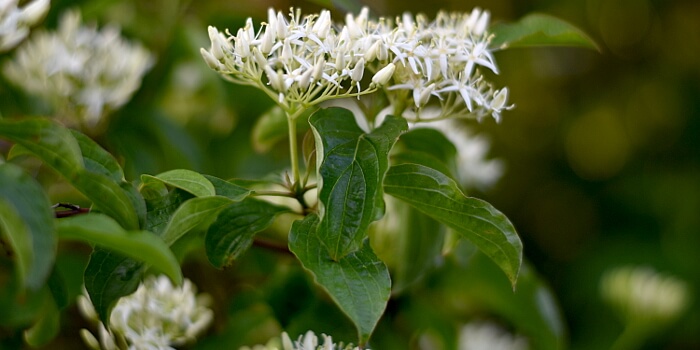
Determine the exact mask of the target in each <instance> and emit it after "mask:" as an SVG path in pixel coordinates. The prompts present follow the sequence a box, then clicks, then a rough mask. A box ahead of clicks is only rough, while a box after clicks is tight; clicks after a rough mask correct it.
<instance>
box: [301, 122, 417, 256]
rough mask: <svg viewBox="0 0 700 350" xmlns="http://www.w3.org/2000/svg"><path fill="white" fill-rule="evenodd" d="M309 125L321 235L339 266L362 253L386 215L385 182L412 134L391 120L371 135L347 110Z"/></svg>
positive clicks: (405, 126) (404, 123)
mask: <svg viewBox="0 0 700 350" xmlns="http://www.w3.org/2000/svg"><path fill="white" fill-rule="evenodd" d="M309 123H311V126H312V128H313V130H314V135H315V137H316V147H317V152H318V155H317V157H318V159H319V160H320V167H319V175H320V177H321V179H322V180H321V181H320V182H319V186H320V190H319V201H320V202H321V206H320V216H321V222H320V223H319V228H318V233H319V237H321V239H322V241H323V244H324V246H326V249H327V250H328V253H329V254H330V255H331V257H332V258H333V259H334V260H339V259H340V258H341V257H343V256H345V255H346V254H348V253H350V252H352V251H355V250H357V249H360V247H361V245H362V241H363V239H364V238H365V237H367V228H368V227H369V224H370V223H372V221H375V220H377V219H379V218H381V217H382V215H383V214H384V199H383V198H382V195H383V192H382V186H381V184H382V180H383V178H384V174H385V173H386V171H387V169H388V166H389V161H388V155H389V151H390V150H391V147H392V146H393V145H394V143H395V142H396V140H397V139H398V137H399V135H400V134H401V133H402V132H404V131H406V129H407V128H408V126H407V124H406V121H405V120H404V119H402V118H397V117H392V116H388V117H387V118H386V120H385V121H384V123H383V124H382V125H381V126H380V127H378V128H377V129H375V130H374V131H372V132H371V133H369V134H365V133H364V132H363V131H362V129H360V128H359V127H358V126H357V124H356V122H355V118H354V117H353V115H352V113H351V112H350V111H348V110H346V109H342V108H328V109H321V110H319V111H318V112H316V113H314V114H313V115H312V116H311V118H310V120H309Z"/></svg>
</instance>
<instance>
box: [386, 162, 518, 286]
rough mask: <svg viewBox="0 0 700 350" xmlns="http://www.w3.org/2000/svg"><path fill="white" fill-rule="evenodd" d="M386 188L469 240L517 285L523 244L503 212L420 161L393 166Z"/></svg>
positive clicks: (390, 192)
mask: <svg viewBox="0 0 700 350" xmlns="http://www.w3.org/2000/svg"><path fill="white" fill-rule="evenodd" d="M384 191H385V192H386V193H387V194H390V195H392V196H394V197H396V198H398V199H401V200H403V201H405V202H406V203H408V204H410V205H412V206H413V207H415V208H416V209H418V210H419V211H421V212H423V213H425V214H427V215H428V216H430V217H432V218H434V219H435V220H438V221H440V222H442V223H444V224H446V225H447V226H449V227H451V228H452V229H454V230H455V231H456V232H457V233H458V234H460V235H461V236H463V237H465V238H467V239H468V240H470V241H471V242H472V243H474V245H476V246H477V247H478V248H479V250H481V251H482V252H484V254H486V255H487V256H488V257H490V258H491V259H493V260H494V261H495V262H496V264H498V266H499V267H500V268H501V269H502V270H503V272H505V274H506V276H507V277H508V279H509V280H510V282H511V283H512V284H513V286H515V282H516V280H517V278H518V271H519V270H520V265H521V263H522V251H523V246H522V243H521V242H520V238H519V237H518V235H517V233H516V232H515V228H514V227H513V225H512V224H511V223H510V221H509V220H508V218H507V217H506V216H505V215H503V213H501V212H499V211H498V210H496V209H495V208H493V207H492V206H491V205H490V204H488V203H486V202H484V201H482V200H480V199H476V198H471V197H466V196H465V195H464V194H462V192H461V191H460V190H459V188H458V187H457V184H456V183H455V182H454V180H452V179H450V178H449V177H447V176H446V175H444V174H443V173H441V172H439V171H437V170H435V169H431V168H428V167H426V166H423V165H419V164H401V165H396V166H393V167H391V169H389V171H388V172H387V175H386V178H385V179H384Z"/></svg>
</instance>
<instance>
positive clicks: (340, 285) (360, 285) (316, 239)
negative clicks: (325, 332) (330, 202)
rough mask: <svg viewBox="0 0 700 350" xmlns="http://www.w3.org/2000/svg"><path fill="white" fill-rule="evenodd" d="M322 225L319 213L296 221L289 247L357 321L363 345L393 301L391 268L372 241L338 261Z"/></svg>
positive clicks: (351, 318) (290, 235)
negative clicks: (320, 231) (329, 248)
mask: <svg viewBox="0 0 700 350" xmlns="http://www.w3.org/2000/svg"><path fill="white" fill-rule="evenodd" d="M318 225H319V219H318V216H316V215H315V214H311V215H309V216H307V217H306V218H304V220H298V221H296V222H294V224H292V229H291V231H290V233H289V250H291V251H292V252H293V253H294V254H295V255H296V256H297V258H298V259H299V261H301V263H302V265H303V266H304V268H305V269H306V270H307V271H309V272H310V273H311V274H312V275H313V276H314V279H315V281H316V283H318V284H319V285H320V286H321V287H323V289H325V290H326V291H327V292H328V294H329V295H330V296H331V298H332V299H333V301H334V302H335V303H336V304H337V305H338V306H339V307H340V309H341V310H342V311H343V312H344V313H345V314H346V315H348V317H349V318H350V320H351V321H352V322H353V323H354V324H355V326H356V327H357V333H358V338H359V342H360V345H361V346H362V345H364V344H366V343H367V340H368V339H369V337H370V335H371V334H372V331H373V330H374V328H375V327H376V325H377V322H378V321H379V318H380V317H381V316H382V314H383V313H384V309H385V308H386V305H387V302H388V301H389V295H390V293H391V279H390V277H389V271H388V269H387V267H386V265H384V263H383V262H382V261H381V260H379V258H377V256H376V255H375V254H374V252H372V249H371V248H370V246H369V242H368V241H365V244H364V245H363V246H362V247H361V248H360V249H359V250H357V251H354V252H352V253H350V254H347V255H345V256H344V257H342V258H341V259H339V260H338V261H335V260H333V259H331V256H330V255H329V254H328V252H327V250H326V248H325V246H324V241H323V237H321V236H320V235H319V234H318V232H317V228H318Z"/></svg>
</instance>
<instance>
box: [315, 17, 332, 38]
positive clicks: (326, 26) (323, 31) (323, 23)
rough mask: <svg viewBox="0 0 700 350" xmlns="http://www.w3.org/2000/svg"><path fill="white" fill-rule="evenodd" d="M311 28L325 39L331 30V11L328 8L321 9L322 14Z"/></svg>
mask: <svg viewBox="0 0 700 350" xmlns="http://www.w3.org/2000/svg"><path fill="white" fill-rule="evenodd" d="M311 30H312V31H313V32H314V33H316V35H317V36H318V37H319V38H321V39H325V38H326V37H327V36H328V33H330V31H331V12H330V11H328V10H323V11H321V15H320V16H318V19H317V20H316V23H314V26H313V28H311Z"/></svg>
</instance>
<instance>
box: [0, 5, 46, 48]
mask: <svg viewBox="0 0 700 350" xmlns="http://www.w3.org/2000/svg"><path fill="white" fill-rule="evenodd" d="M17 2H18V1H17V0H0V52H5V51H8V50H10V49H12V48H13V47H15V46H17V44H19V43H20V42H21V41H22V40H24V38H26V37H27V35H29V28H30V27H31V26H33V25H35V24H36V23H37V22H39V21H40V20H41V19H42V18H44V16H46V13H47V12H48V11H49V6H50V4H51V2H50V1H49V0H34V1H32V2H31V3H29V4H27V5H25V6H24V7H23V8H19V7H17Z"/></svg>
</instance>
